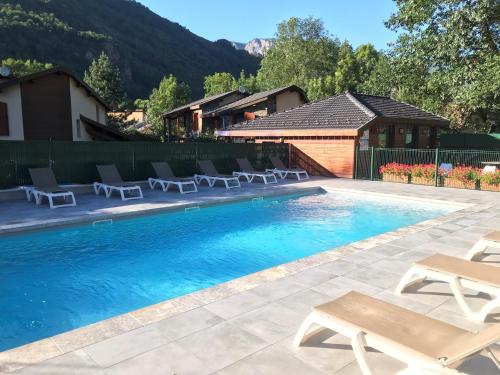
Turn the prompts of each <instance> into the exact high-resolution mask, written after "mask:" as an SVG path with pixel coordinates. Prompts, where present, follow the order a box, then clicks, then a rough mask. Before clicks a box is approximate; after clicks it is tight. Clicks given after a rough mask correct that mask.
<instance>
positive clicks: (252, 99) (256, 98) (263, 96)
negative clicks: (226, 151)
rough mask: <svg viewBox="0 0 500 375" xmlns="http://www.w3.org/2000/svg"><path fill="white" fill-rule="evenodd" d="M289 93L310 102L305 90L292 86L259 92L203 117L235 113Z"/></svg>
mask: <svg viewBox="0 0 500 375" xmlns="http://www.w3.org/2000/svg"><path fill="white" fill-rule="evenodd" d="M287 91H296V92H298V93H299V95H301V96H302V99H304V102H306V103H307V102H308V99H307V95H306V93H305V92H304V90H302V89H301V88H300V87H298V86H296V85H290V86H284V87H279V88H277V89H272V90H267V91H262V92H257V93H255V94H253V95H250V96H247V97H246V98H243V99H240V100H237V101H235V102H232V103H229V104H226V105H225V106H222V107H219V108H216V109H214V110H213V111H210V112H207V113H206V114H204V115H203V117H208V116H218V115H222V114H224V113H227V112H231V111H234V110H237V109H242V108H247V107H250V106H252V105H254V104H258V103H261V102H263V101H265V100H267V99H268V98H269V97H273V96H276V95H279V94H281V93H284V92H287Z"/></svg>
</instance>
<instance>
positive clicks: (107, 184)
mask: <svg viewBox="0 0 500 375" xmlns="http://www.w3.org/2000/svg"><path fill="white" fill-rule="evenodd" d="M97 171H98V172H99V175H100V176H101V181H102V182H94V191H95V193H96V195H99V192H100V191H101V190H102V191H104V194H106V198H109V197H111V194H112V193H113V191H117V192H119V193H120V197H121V198H122V200H123V201H126V200H130V199H142V197H143V196H142V189H141V187H140V186H139V185H135V184H132V183H127V182H124V181H123V180H122V178H121V176H120V173H119V172H118V169H116V165H114V164H108V165H97ZM134 193H135V194H134Z"/></svg>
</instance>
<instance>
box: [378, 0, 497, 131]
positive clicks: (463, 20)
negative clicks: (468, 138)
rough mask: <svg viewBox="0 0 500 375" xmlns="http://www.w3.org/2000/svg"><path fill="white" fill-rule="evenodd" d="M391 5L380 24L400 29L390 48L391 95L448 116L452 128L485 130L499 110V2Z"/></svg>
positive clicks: (407, 0)
mask: <svg viewBox="0 0 500 375" xmlns="http://www.w3.org/2000/svg"><path fill="white" fill-rule="evenodd" d="M397 6H398V9H397V12H396V13H395V14H393V15H392V16H391V18H390V19H389V20H388V21H387V23H386V25H387V26H388V27H390V28H391V29H393V30H396V31H398V32H399V33H400V36H399V37H398V40H397V42H396V43H395V45H394V46H393V48H392V50H391V58H392V60H393V62H392V65H393V66H394V69H395V70H394V75H395V80H396V84H397V89H396V95H398V96H408V97H409V101H410V102H411V103H412V104H415V105H418V106H421V107H423V108H424V109H428V110H434V111H436V112H438V113H440V114H442V115H445V116H448V117H449V118H450V120H451V122H452V125H453V126H454V127H457V128H465V127H467V128H472V129H475V130H488V129H490V128H491V127H492V126H493V124H494V123H495V121H496V120H495V119H498V115H499V111H500V95H499V93H500V80H499V79H498V77H499V75H500V64H499V57H498V52H499V46H500V29H499V15H500V3H499V2H498V1H496V0H477V1H472V0H447V1H433V0H420V1H418V2H415V1H413V0H398V1H397ZM406 75H407V76H406ZM417 75H419V77H418V80H417V77H416V76H417Z"/></svg>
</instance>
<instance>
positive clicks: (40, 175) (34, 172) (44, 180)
mask: <svg viewBox="0 0 500 375" xmlns="http://www.w3.org/2000/svg"><path fill="white" fill-rule="evenodd" d="M28 171H29V174H30V176H31V180H32V181H33V186H23V189H24V191H25V192H26V198H27V199H28V201H31V197H33V198H35V202H36V204H37V205H40V204H41V203H42V198H43V197H47V200H48V201H49V206H50V208H60V207H71V206H76V200H75V196H74V194H73V192H72V191H69V190H65V189H63V188H61V187H60V186H59V185H58V183H57V180H56V177H55V176H54V172H53V171H52V169H50V168H29V169H28ZM55 198H63V199H64V203H62V204H56V203H54V200H55ZM68 198H71V199H70V202H69V203H68Z"/></svg>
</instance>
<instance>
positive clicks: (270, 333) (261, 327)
mask: <svg viewBox="0 0 500 375" xmlns="http://www.w3.org/2000/svg"><path fill="white" fill-rule="evenodd" d="M303 319H304V314H301V313H298V312H297V311H295V310H291V309H289V308H287V307H285V306H283V305H280V304H278V303H271V304H269V305H266V306H264V307H261V308H259V309H257V310H254V311H251V312H249V313H247V314H244V315H240V316H238V317H237V318H235V319H232V320H230V323H232V324H234V325H236V326H238V327H240V328H243V329H244V330H245V331H247V332H250V333H252V334H254V335H255V336H257V337H259V338H261V339H263V340H265V341H267V342H269V343H275V342H277V341H279V340H282V339H283V338H285V337H287V336H289V335H290V334H292V333H293V332H295V331H296V330H297V328H298V327H299V325H300V323H302V320H303Z"/></svg>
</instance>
